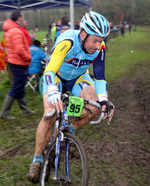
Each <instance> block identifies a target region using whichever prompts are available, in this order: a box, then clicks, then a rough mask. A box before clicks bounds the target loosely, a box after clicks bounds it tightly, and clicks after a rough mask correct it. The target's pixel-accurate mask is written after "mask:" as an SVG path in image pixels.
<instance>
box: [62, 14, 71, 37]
mask: <svg viewBox="0 0 150 186" xmlns="http://www.w3.org/2000/svg"><path fill="white" fill-rule="evenodd" d="M69 28H70V25H69V19H68V17H66V16H64V17H62V18H61V26H60V34H61V33H63V32H64V31H66V30H68V29H69Z"/></svg>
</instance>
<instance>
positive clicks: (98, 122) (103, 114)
mask: <svg viewBox="0 0 150 186" xmlns="http://www.w3.org/2000/svg"><path fill="white" fill-rule="evenodd" d="M87 103H88V104H90V105H93V106H95V107H97V108H99V109H101V105H100V104H99V103H98V102H95V101H91V100H89V101H88V100H87ZM104 116H105V113H104V112H103V111H101V114H100V116H99V118H98V120H96V121H90V124H91V125H98V124H100V123H101V122H102V120H103V118H104Z"/></svg>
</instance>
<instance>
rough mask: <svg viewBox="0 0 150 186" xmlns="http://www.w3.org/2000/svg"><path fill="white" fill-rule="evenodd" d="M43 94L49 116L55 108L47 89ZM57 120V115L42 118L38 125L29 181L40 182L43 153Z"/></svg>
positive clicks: (45, 111) (45, 108) (45, 109)
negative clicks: (49, 98)
mask: <svg viewBox="0 0 150 186" xmlns="http://www.w3.org/2000/svg"><path fill="white" fill-rule="evenodd" d="M57 80H58V79H57ZM57 80H56V83H57ZM43 93H44V94H43V104H44V114H48V113H50V112H51V111H52V110H53V106H52V105H51V104H49V103H48V92H47V90H46V88H45V87H43ZM55 119H56V114H54V115H53V116H51V117H49V118H44V117H42V119H41V121H40V123H39V125H38V128H37V132H36V146H35V155H34V159H33V162H32V164H31V166H30V169H29V172H28V174H27V178H28V180H29V181H31V182H33V183H37V182H39V175H40V170H41V164H42V163H43V151H44V149H45V148H46V145H47V143H48V142H49V139H50V135H51V130H52V125H53V123H54V122H55Z"/></svg>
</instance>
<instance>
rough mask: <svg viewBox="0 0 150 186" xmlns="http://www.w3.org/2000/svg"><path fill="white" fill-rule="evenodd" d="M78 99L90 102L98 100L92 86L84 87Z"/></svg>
mask: <svg viewBox="0 0 150 186" xmlns="http://www.w3.org/2000/svg"><path fill="white" fill-rule="evenodd" d="M80 97H82V98H83V99H87V100H92V101H97V100H98V97H97V94H96V90H95V88H94V86H92V85H90V86H87V87H85V88H84V89H83V90H82V91H81V93H80Z"/></svg>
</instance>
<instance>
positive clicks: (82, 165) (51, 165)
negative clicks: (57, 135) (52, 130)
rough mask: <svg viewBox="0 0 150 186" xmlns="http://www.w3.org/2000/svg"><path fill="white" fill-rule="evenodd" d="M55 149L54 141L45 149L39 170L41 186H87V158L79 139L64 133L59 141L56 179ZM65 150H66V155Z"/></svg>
mask: <svg viewBox="0 0 150 186" xmlns="http://www.w3.org/2000/svg"><path fill="white" fill-rule="evenodd" d="M68 142H69V143H68ZM66 144H69V146H68V147H66V146H67V145H66ZM55 149H56V141H54V142H53V143H52V144H51V145H50V146H49V148H48V149H47V153H46V155H45V159H44V162H43V166H42V170H41V177H40V184H41V186H47V185H51V186H54V185H71V186H78V185H79V186H87V185H88V163H87V156H86V152H85V150H84V147H83V145H82V143H81V141H80V140H79V138H77V137H76V136H75V135H74V134H71V133H64V140H63V141H60V156H59V163H58V171H57V178H56V177H55ZM65 149H68V151H67V153H66V150H65Z"/></svg>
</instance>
